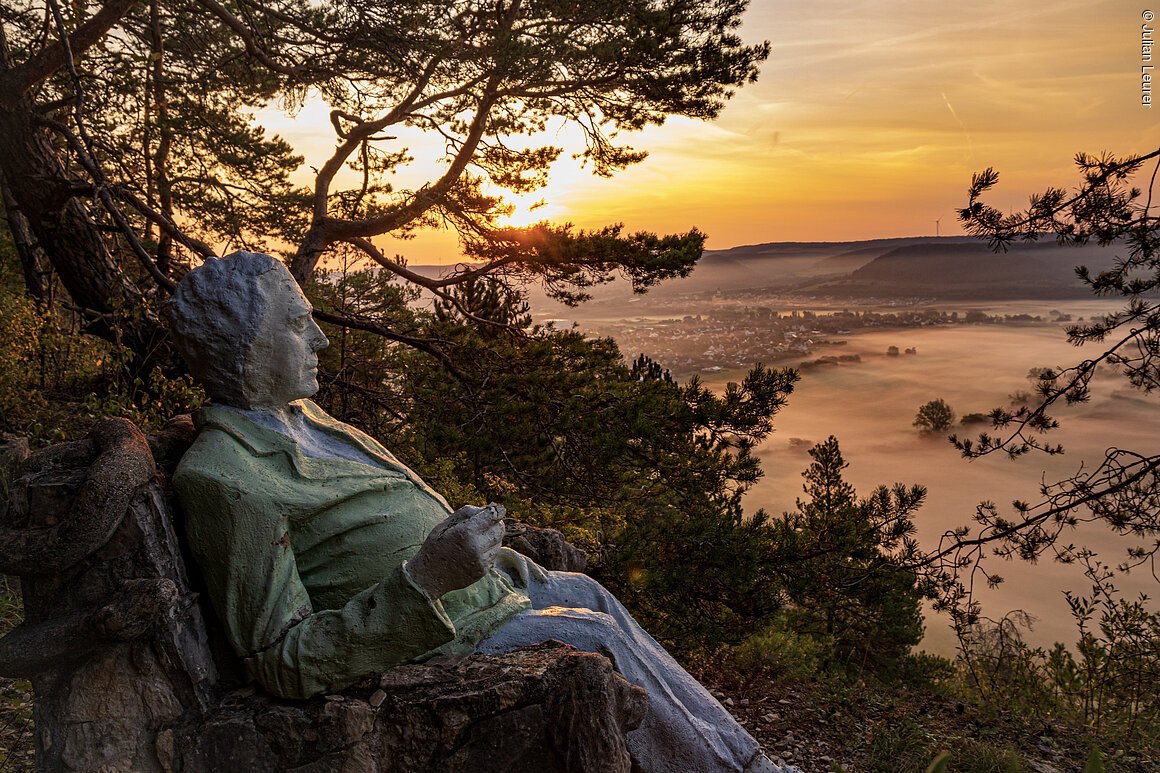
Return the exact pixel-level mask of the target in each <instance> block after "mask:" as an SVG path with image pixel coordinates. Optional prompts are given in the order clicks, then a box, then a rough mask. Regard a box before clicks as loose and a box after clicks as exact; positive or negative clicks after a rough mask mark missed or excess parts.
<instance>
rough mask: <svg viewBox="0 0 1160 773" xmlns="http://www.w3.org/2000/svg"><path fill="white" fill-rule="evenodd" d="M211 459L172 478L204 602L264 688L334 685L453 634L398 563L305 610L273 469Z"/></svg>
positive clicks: (313, 689)
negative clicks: (343, 596)
mask: <svg viewBox="0 0 1160 773" xmlns="http://www.w3.org/2000/svg"><path fill="white" fill-rule="evenodd" d="M215 467H218V470H215V471H214V472H213V473H212V474H209V473H206V472H205V471H204V470H202V471H199V470H196V469H194V470H190V469H189V468H188V467H186V468H185V469H179V471H178V474H177V476H176V477H175V480H174V483H175V487H176V488H177V491H178V495H179V497H180V499H181V503H182V506H183V508H184V510H185V513H186V518H187V525H186V531H187V533H188V535H189V538H190V543H191V547H192V549H193V554H194V557H195V558H196V559H197V562H198V565H199V566H200V567H201V569H202V572H203V573H204V575H205V580H206V585H207V588H208V590H209V594H210V599H211V601H212V602H213V606H214V609H215V611H216V612H217V613H218V616H219V617H220V618H221V619H222V621H223V622H224V624H225V627H226V632H227V635H228V637H229V639H230V643H231V644H232V645H233V648H234V650H235V651H236V652H237V653H238V654H239V655H240V656H241V657H242V658H244V659H245V662H246V666H247V668H248V670H249V672H250V674H251V675H252V676H253V677H254V678H255V679H257V680H258V682H260V683H261V684H262V685H263V686H264V687H265V688H266V689H267V690H268V691H270V692H271V693H273V694H275V695H279V696H282V697H286V698H306V697H309V696H311V695H316V694H318V693H322V692H328V691H336V690H340V689H342V688H344V687H346V686H349V685H350V684H351V683H353V682H355V681H357V680H358V679H359V678H361V677H364V676H367V675H370V674H375V673H379V672H381V671H383V670H385V669H387V668H389V667H390V666H394V665H397V664H400V663H403V662H406V661H408V660H411V659H413V658H415V657H418V656H420V655H422V654H424V653H426V652H429V651H430V650H432V649H435V648H436V647H439V646H440V645H443V644H445V643H447V642H449V641H451V640H452V639H453V638H455V626H454V624H453V623H452V622H451V620H450V618H449V617H448V616H447V614H446V613H445V612H444V610H443V607H442V605H441V604H440V602H439V601H431V600H430V599H428V598H427V596H426V595H425V594H424V593H423V592H422V591H421V590H419V588H418V587H417V586H415V585H414V583H412V582H411V580H410V578H409V577H407V576H406V574H405V573H404V571H403V569H402V567H398V568H395V569H393V570H391V571H390V573H389V574H388V575H387V576H386V577H384V578H383V579H382V580H381V581H380V582H378V583H376V584H375V585H372V586H371V587H369V588H367V589H365V590H364V591H362V592H361V593H358V594H356V595H355V596H354V597H353V598H351V599H350V601H348V602H347V604H346V605H345V606H343V607H341V608H339V609H325V610H317V611H316V610H314V609H313V608H312V607H311V603H310V597H309V595H308V594H307V591H306V588H305V587H304V586H303V584H302V580H301V579H300V577H299V575H298V569H297V565H296V563H295V557H294V550H293V547H292V545H291V540H290V533H289V522H288V519H287V517H286V514H285V513H284V512H279V509H280V508H279V507H278V506H277V502H278V497H277V487H278V485H279V480H278V479H277V477H276V476H272V475H271V472H270V470H269V469H264V465H263V464H262V463H261V461H260V460H255V459H253V458H252V457H251V458H245V459H242V458H238V459H231V460H230V464H229V465H221V466H218V465H215ZM219 470H220V471H219ZM281 509H284V508H281Z"/></svg>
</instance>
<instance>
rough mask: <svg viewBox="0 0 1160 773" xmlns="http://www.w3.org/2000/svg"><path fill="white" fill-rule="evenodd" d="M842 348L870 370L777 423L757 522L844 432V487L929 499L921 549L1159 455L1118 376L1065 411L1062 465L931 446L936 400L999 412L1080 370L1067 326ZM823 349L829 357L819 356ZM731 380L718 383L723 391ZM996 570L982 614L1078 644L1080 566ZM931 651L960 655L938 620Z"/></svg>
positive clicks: (1150, 428)
mask: <svg viewBox="0 0 1160 773" xmlns="http://www.w3.org/2000/svg"><path fill="white" fill-rule="evenodd" d="M889 346H898V347H899V348H907V347H914V348H916V349H917V350H918V354H917V355H913V356H900V357H888V356H886V354H885V352H886V349H887V347H889ZM833 348H834V350H835V351H837V350H839V349H840V350H841V351H842V352H843V353H845V354H859V355H861V357H862V361H861V362H855V363H849V364H841V365H837V366H832V367H826V368H816V369H810V370H809V371H808V372H806V373H804V374H803V377H802V380H801V381H800V382H799V384H798V386H797V388H796V389H795V391H794V394H793V396H792V397H791V398H790V402H789V405H788V406H787V407H786V408H785V409H784V410H783V411H782V413H781V414H779V416H778V417H777V419H776V420H775V431H774V434H773V435H772V436H771V438H770V439H769V440H768V441H767V442H766V443H765V444H764V446H763V447H762V448H761V449H760V457H761V460H762V467H763V469H764V470H765V477H764V478H763V479H762V480H761V481H760V482H758V484H757V485H756V486H754V488H753V490H752V491H751V492H750V493H749V495H748V498H747V500H746V506H747V509H749V510H750V511H752V510H756V509H757V508H765V509H766V510H768V511H770V512H772V513H781V512H783V511H785V510H788V509H792V508H793V506H794V501H795V499H796V497H797V496H798V495H800V493H801V485H802V478H801V472H802V471H803V470H804V469H805V468H806V466H807V465H808V464H809V462H810V458H809V455H808V454H807V453H806V451H807V449H808V448H809V447H810V446H811V445H812V444H813V443H817V442H820V441H823V440H825V439H826V437H827V436H829V435H831V434H832V435H835V436H836V437H837V438H838V440H839V441H840V443H841V447H842V453H843V456H844V457H845V459H846V461H847V462H849V463H850V466H849V468H848V469H847V471H846V473H847V475H846V479H847V480H848V481H849V482H850V483H852V484H853V485H854V486H855V488H856V489H857V490H858V492H859V493H860V494H861V495H868V494H869V493H870V492H871V491H872V490H873V488H874V487H875V486H877V485H880V484H887V485H889V484H893V483H895V482H900V483H906V484H912V483H919V484H922V485H924V486H926V487H927V490H928V495H927V501H926V504H925V505H924V506H923V508H922V509H921V510H920V511H919V513H918V516H917V517H916V519H915V520H916V524H917V526H918V530H919V538H920V540H921V542H922V543H923V545H925V546H935V545H937V544H938V540H939V537H940V536H941V535H942V534H943V533H944V532H945V531H946V530H948V529H951V528H953V527H955V526H958V525H962V524H968V523H970V522H971V515H972V513H973V512H974V508H975V506H976V505H977V504H978V503H979V502H980V501H982V500H991V501H994V502H995V503H996V504H998V505H1000V506H1001V507H1003V508H1005V509H1006V510H1007V511H1008V512H1010V507H1009V505H1010V502H1011V500H1013V499H1022V500H1024V501H1028V502H1037V501H1038V500H1039V497H1038V483H1039V481H1040V480H1042V479H1045V480H1047V481H1054V480H1058V479H1060V478H1062V477H1064V476H1066V475H1068V474H1071V473H1074V472H1075V471H1076V469H1077V468H1078V467H1079V465H1080V464H1086V465H1087V466H1089V467H1090V466H1093V465H1095V464H1098V462H1099V461H1100V460H1101V459H1102V458H1103V455H1104V452H1105V450H1106V449H1107V448H1108V447H1109V446H1112V445H1118V446H1122V447H1126V448H1138V449H1149V448H1151V447H1152V446H1153V445H1154V444H1155V441H1156V438H1157V437H1158V436H1160V409H1158V408H1157V406H1156V405H1155V404H1154V403H1152V402H1151V401H1147V400H1144V399H1141V396H1140V395H1139V393H1137V392H1135V391H1134V390H1131V389H1129V388H1128V387H1127V385H1126V383H1125V382H1123V381H1122V380H1119V379H1112V378H1105V379H1101V380H1100V381H1099V382H1098V384H1097V388H1096V389H1094V390H1093V391H1094V394H1093V398H1092V401H1091V402H1090V403H1088V404H1086V405H1081V406H1074V407H1071V408H1064V409H1062V410H1060V411H1058V412H1057V415H1058V417H1059V418H1060V419H1061V422H1062V427H1061V428H1060V429H1059V430H1057V431H1055V432H1054V433H1052V434H1053V436H1054V439H1055V440H1056V442H1060V443H1062V444H1063V445H1064V447H1065V449H1066V453H1065V454H1064V455H1063V456H1058V457H1047V456H1044V455H1042V454H1033V455H1030V456H1027V457H1024V458H1021V459H1018V460H1014V461H1012V460H1009V459H1007V458H1006V457H998V456H996V457H988V458H984V459H979V460H975V461H967V460H964V459H962V458H961V457H960V455H959V453H958V452H957V451H956V450H955V449H954V448H953V447H952V446H951V445H950V443H949V442H947V441H946V439H945V438H944V437H942V436H937V437H923V436H921V435H920V434H919V433H918V432H917V431H916V430H915V428H914V427H913V426H911V422H912V421H913V419H914V414H915V411H916V410H917V408H918V406H919V405H921V404H922V403H924V402H926V401H928V400H932V399H935V398H942V399H944V400H946V401H947V402H948V403H949V404H950V405H951V406H952V407H953V408H954V409H955V411H956V413H957V414H958V416H960V417H961V416H963V415H964V414H966V413H971V412H987V411H989V410H991V409H992V408H994V407H996V406H999V405H1006V404H1007V402H1008V396H1009V395H1010V394H1011V393H1013V392H1016V391H1019V390H1024V391H1026V390H1028V389H1029V388H1030V385H1031V382H1030V381H1029V380H1028V379H1027V378H1026V374H1027V371H1028V370H1029V369H1030V368H1032V367H1036V366H1053V365H1062V364H1067V363H1070V362H1075V361H1077V360H1078V359H1079V358H1078V357H1077V354H1079V352H1077V350H1076V349H1075V348H1074V347H1071V346H1069V345H1068V344H1067V343H1066V341H1065V340H1064V336H1063V333H1062V330H1061V329H1060V328H1059V327H1056V326H1039V327H1026V328H996V327H991V326H986V327H985V326H978V327H970V328H960V329H904V330H896V331H889V332H873V333H866V334H864V335H858V336H852V337H850V338H849V339H848V343H847V344H846V346H844V347H833ZM825 351H826V350H825V348H824V347H822V348H819V353H822V354H824V353H825ZM730 375H731V376H735V375H737V374H730ZM727 380H730V379H729V378H726V377H720V378H714V379H707V380H706V381H707V383H708V384H710V385H711V386H713V387H715V388H718V387H723V386H724V383H725V382H726V381H727ZM980 427H983V428H987V425H975V427H974V432H975V433H976V434H977V432H978V430H979V428H980ZM958 431H960V432H961V433H962V434H970V433H971V431H972V430H971V429H970V428H959V430H958ZM803 441H804V442H803ZM1075 541H1076V542H1080V543H1083V542H1086V543H1087V544H1089V545H1090V546H1092V547H1093V548H1094V549H1096V550H1097V551H1098V552H1099V553H1100V555H1101V557H1102V558H1103V559H1104V560H1105V561H1108V562H1110V563H1117V562H1118V561H1120V560H1122V558H1123V549H1124V546H1125V545H1126V544H1128V542H1127V541H1125V540H1120V539H1118V538H1117V537H1116V536H1115V535H1112V534H1111V533H1110V532H1108V531H1107V530H1106V529H1104V528H1103V527H1100V526H1092V527H1090V528H1087V529H1080V530H1079V531H1078V532H1077V533H1076V538H1075ZM990 570H991V571H992V572H996V573H998V574H1000V575H1002V576H1003V577H1004V578H1005V580H1006V582H1004V583H1003V584H1001V585H1000V586H999V587H998V588H996V589H994V590H991V589H987V588H981V589H978V593H979V598H980V599H981V600H982V602H983V610H984V614H986V615H988V616H990V617H994V618H998V617H1000V616H1002V615H1003V614H1004V613H1005V612H1007V611H1009V610H1012V609H1022V610H1025V611H1027V612H1030V613H1031V614H1032V615H1034V616H1035V617H1036V618H1037V619H1038V621H1037V623H1036V625H1035V628H1034V630H1033V632H1032V634H1031V635H1030V636H1029V637H1028V638H1029V639H1031V640H1033V641H1035V642H1037V643H1043V644H1050V643H1051V642H1054V641H1064V642H1069V643H1071V642H1074V640H1075V638H1076V634H1075V628H1074V623H1073V621H1072V619H1071V617H1070V615H1069V613H1068V609H1067V605H1066V603H1065V601H1064V598H1063V594H1062V591H1063V590H1064V589H1072V590H1086V582H1085V580H1084V579H1083V577H1082V576H1081V574H1080V572H1079V570H1078V568H1077V567H1075V566H1062V565H1060V564H1056V563H1053V562H1050V561H1043V562H1040V563H1039V564H1037V565H1030V564H1027V563H1024V562H1020V561H1009V562H1008V561H1001V560H999V559H992V560H991V563H990ZM1139 571H1140V572H1141V573H1140V574H1138V575H1136V576H1134V577H1133V576H1129V577H1128V578H1126V579H1125V581H1124V582H1122V583H1121V587H1122V589H1123V590H1125V591H1128V592H1129V593H1130V594H1132V595H1134V593H1135V592H1136V590H1147V589H1149V586H1151V588H1153V589H1154V586H1155V581H1154V579H1153V578H1152V577H1151V576H1150V575H1147V574H1145V573H1144V570H1143V569H1141V570H1139ZM924 645H925V646H926V647H927V648H929V649H932V650H934V651H936V652H939V653H941V654H952V652H953V647H954V642H953V636H952V635H951V633H950V631H949V629H947V627H946V625H945V623H944V622H943V621H941V620H939V619H938V618H937V617H934V616H931V615H928V616H927V634H926V639H925V642H924Z"/></svg>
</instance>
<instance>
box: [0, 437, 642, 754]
mask: <svg viewBox="0 0 1160 773" xmlns="http://www.w3.org/2000/svg"><path fill="white" fill-rule="evenodd" d="M191 440H192V425H191V424H190V423H189V422H188V420H187V419H186V420H182V421H178V422H175V423H174V424H172V425H171V426H170V427H169V428H167V429H166V431H164V432H162V433H160V434H159V435H158V436H156V437H153V438H148V439H147V438H145V437H144V436H143V435H142V434H141V433H140V431H139V430H137V428H136V427H134V426H133V425H132V424H131V423H129V422H127V421H123V420H110V421H107V422H103V423H101V424H100V425H98V426H97V427H96V428H95V429H94V430H93V432H92V434H91V435H90V436H89V437H88V438H87V439H85V440H82V441H78V442H74V443H66V444H61V445H58V446H53V447H51V448H48V449H45V450H44V451H40V452H38V453H36V454H33V455H32V456H28V458H24V457H26V456H27V446H26V445H21V444H19V443H9V444H5V445H2V446H0V468H4V469H3V470H0V474H3V480H4V481H6V482H5V487H4V488H0V493H4V492H5V491H7V494H8V496H7V497H5V505H4V507H0V571H2V572H6V573H10V574H17V575H20V576H21V578H22V590H23V593H24V604H25V617H26V620H25V623H24V624H23V625H21V626H19V627H18V628H17V629H16V630H14V631H13V632H12V633H10V634H9V635H7V636H5V637H4V638H3V639H0V675H5V676H19V677H27V678H31V679H32V682H33V687H34V692H35V708H34V715H35V722H36V744H37V765H38V768H39V769H41V770H52V771H68V770H85V771H89V770H102V771H106V772H107V773H114V772H115V771H166V772H167V773H171V772H173V771H211V770H213V771H218V770H246V771H282V770H292V769H293V770H300V771H332V770H333V771H340V770H341V771H376V772H384V773H385V772H386V771H398V772H399V773H411V772H416V773H418V772H419V771H432V772H434V771H449V770H455V771H479V773H484V772H485V771H507V770H528V771H544V772H545V773H552V772H553V771H561V772H563V771H568V772H569V773H572V772H587V771H592V772H593V773H595V771H625V772H626V773H627V771H629V770H630V763H629V758H628V753H627V751H626V748H625V743H624V734H625V732H627V731H628V730H630V729H632V728H635V727H636V726H637V725H638V724H639V723H640V721H641V719H642V718H643V716H644V713H645V710H646V698H645V694H644V692H643V690H641V689H640V688H637V687H633V686H631V685H629V684H628V683H627V682H626V681H625V680H624V679H623V678H621V677H620V676H619V675H618V674H617V673H616V672H615V671H614V670H613V669H612V666H611V664H610V663H609V661H608V660H607V659H605V658H603V657H601V656H598V655H592V654H588V653H580V652H576V651H574V650H573V649H571V648H570V647H566V646H565V645H561V644H555V643H549V644H545V645H540V646H538V647H533V648H529V649H526V650H520V651H516V652H512V653H508V654H505V655H473V656H471V657H468V658H463V659H459V660H455V661H446V660H445V661H441V662H429V663H425V664H422V665H413V666H405V667H401V668H396V669H392V670H391V671H389V672H387V673H386V675H385V676H383V677H382V678H381V680H370V681H368V682H366V683H363V684H359V685H356V686H354V687H352V688H350V689H349V690H347V691H345V692H344V693H343V694H341V695H333V696H326V697H325V698H317V699H313V700H309V701H281V700H277V699H274V698H272V697H270V696H267V695H265V694H264V693H263V692H261V691H260V690H257V689H255V688H254V687H252V686H243V687H241V688H240V689H234V690H232V691H230V692H226V691H225V688H226V687H227V686H229V677H230V675H233V676H235V677H236V676H238V675H240V672H239V671H238V670H237V668H236V665H237V664H236V662H234V661H233V659H232V657H231V655H230V654H229V653H228V652H227V651H226V648H224V647H221V646H220V645H221V643H222V642H221V640H220V637H217V636H215V635H214V634H213V630H214V623H215V621H214V619H213V617H212V612H210V611H209V610H203V609H202V608H201V605H200V603H199V596H198V593H197V578H196V575H195V576H194V577H193V578H192V580H193V582H192V583H191V577H190V574H189V572H187V564H186V562H185V559H184V557H183V554H182V550H181V544H180V542H179V540H178V538H177V534H178V533H179V529H178V528H175V520H176V518H177V516H178V514H177V512H176V510H175V507H174V503H173V501H172V499H171V498H170V496H169V492H168V488H167V485H166V483H167V480H168V472H169V471H171V470H172V467H173V465H175V464H176V462H177V460H178V459H179V458H180V456H181V453H182V452H183V451H184V449H185V448H186V447H187V446H188V443H189V442H190V441H191ZM514 531H518V532H519V534H518V536H519V537H521V538H524V539H526V540H529V541H528V546H529V549H532V548H534V547H535V545H537V544H542V545H544V546H546V548H545V549H544V550H541V551H540V552H539V553H538V554H537V555H536V558H537V560H540V561H542V562H545V563H548V564H549V565H551V566H552V568H560V569H573V570H574V569H576V568H577V566H578V564H577V563H576V557H575V555H574V553H578V552H576V551H575V549H574V548H572V549H571V550H572V551H573V552H569V549H570V548H571V546H569V545H567V543H565V542H563V539H562V537H560V538H558V539H557V537H553V536H552V535H550V534H549V535H547V536H545V537H542V538H541V537H537V536H536V535H537V533H538V531H539V530H532V529H526V528H525V529H519V528H516V529H515V530H514ZM544 531H547V530H544ZM529 534H531V535H532V536H531V537H528V535H529ZM557 536H558V533H557ZM517 549H518V546H517ZM579 555H580V556H581V558H582V554H579ZM207 623H208V626H207ZM215 645H217V646H215ZM223 675H225V677H226V678H225V679H223Z"/></svg>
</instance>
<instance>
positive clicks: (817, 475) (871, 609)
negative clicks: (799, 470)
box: [774, 436, 926, 670]
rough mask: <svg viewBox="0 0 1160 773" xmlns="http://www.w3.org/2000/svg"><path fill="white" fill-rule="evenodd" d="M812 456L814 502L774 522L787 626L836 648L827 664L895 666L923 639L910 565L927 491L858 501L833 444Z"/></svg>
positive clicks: (809, 484) (898, 491) (886, 491)
mask: <svg viewBox="0 0 1160 773" xmlns="http://www.w3.org/2000/svg"><path fill="white" fill-rule="evenodd" d="M809 453H810V456H811V457H812V458H813V460H814V461H813V462H812V463H811V464H810V466H809V468H808V469H807V470H806V471H805V472H804V473H803V476H804V477H805V479H806V483H805V486H804V489H805V493H806V495H807V497H808V498H807V499H805V500H800V499H799V500H798V502H797V510H796V511H795V512H792V513H786V514H785V515H784V516H782V518H781V519H780V520H778V521H777V522H775V531H776V534H775V537H774V541H775V543H776V544H777V549H778V551H779V556H780V558H781V563H782V575H783V578H784V580H783V581H784V586H785V592H786V595H787V596H788V598H789V600H790V601H791V602H792V603H793V613H792V615H791V617H790V621H791V624H792V625H793V627H794V629H795V630H796V631H798V632H799V633H804V634H811V635H815V636H822V637H825V638H826V639H828V640H830V641H832V642H833V647H832V651H831V656H832V657H833V659H834V662H833V663H831V665H837V666H842V667H846V666H849V667H853V668H857V669H862V668H870V669H873V670H883V669H885V670H890V669H893V668H896V667H898V666H899V664H900V662H901V659H902V658H903V657H904V656H905V655H906V654H907V652H908V651H909V650H910V648H911V647H912V646H914V645H915V644H917V643H918V641H919V640H920V639H921V638H922V615H921V613H920V610H919V599H920V594H919V591H918V589H917V588H916V577H915V575H914V573H913V572H912V571H910V570H909V569H907V568H906V567H907V566H908V564H909V563H910V562H912V561H913V559H914V557H915V556H916V555H917V550H918V548H917V544H916V543H915V542H914V539H913V536H912V535H913V532H914V522H913V514H914V513H915V511H916V510H917V509H918V508H919V507H920V506H921V505H922V502H923V499H924V498H925V496H926V491H925V489H923V488H922V487H921V486H912V487H910V488H907V487H905V486H902V485H900V484H899V485H895V486H894V488H892V489H890V488H886V487H884V486H883V487H880V488H878V489H877V490H876V491H875V492H874V493H873V494H872V495H871V496H870V497H868V498H866V499H859V498H858V496H857V493H856V492H855V491H854V488H853V487H852V486H851V485H850V484H849V483H847V482H846V481H845V480H844V479H843V477H842V471H843V470H844V469H845V468H846V467H847V466H848V465H847V463H846V461H845V460H844V459H843V458H842V454H841V450H840V449H839V447H838V441H837V439H836V438H834V437H832V436H831V437H830V438H829V439H828V440H826V441H825V442H824V443H819V444H818V445H816V446H814V447H813V448H812V449H810V452H809Z"/></svg>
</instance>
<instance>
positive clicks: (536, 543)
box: [503, 518, 588, 572]
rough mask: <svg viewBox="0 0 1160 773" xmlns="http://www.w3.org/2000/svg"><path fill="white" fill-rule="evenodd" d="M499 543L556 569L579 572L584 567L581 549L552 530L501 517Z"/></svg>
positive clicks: (584, 559) (583, 556) (545, 566)
mask: <svg viewBox="0 0 1160 773" xmlns="http://www.w3.org/2000/svg"><path fill="white" fill-rule="evenodd" d="M503 544H504V545H506V546H507V547H509V548H511V549H512V550H515V551H516V552H519V553H523V554H524V555H525V556H527V557H528V558H530V559H532V560H533V561H535V562H536V563H537V564H539V565H540V566H542V567H544V568H545V569H551V570H553V571H556V572H583V571H584V570H585V569H586V568H587V567H588V557H587V556H585V555H584V551H582V550H580V549H579V548H577V547H576V546H575V545H572V544H570V543H569V542H568V541H567V540H566V539H564V535H563V534H561V533H560V532H558V531H556V530H555V529H541V528H539V527H536V526H528V525H527V524H524V523H520V522H519V521H516V520H514V519H512V518H505V519H504V536H503Z"/></svg>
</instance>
